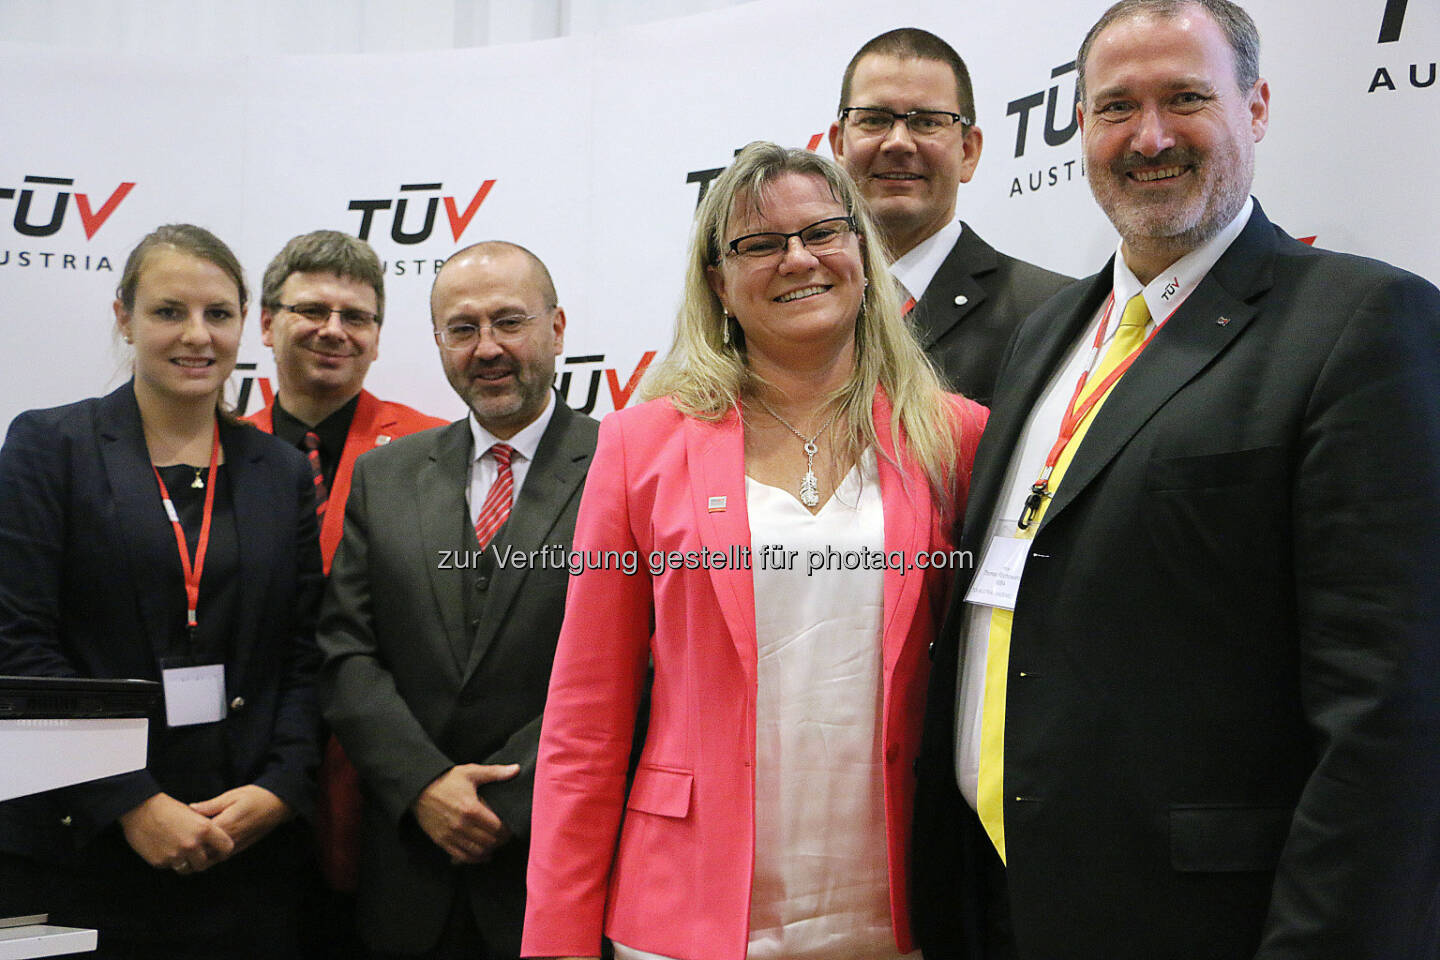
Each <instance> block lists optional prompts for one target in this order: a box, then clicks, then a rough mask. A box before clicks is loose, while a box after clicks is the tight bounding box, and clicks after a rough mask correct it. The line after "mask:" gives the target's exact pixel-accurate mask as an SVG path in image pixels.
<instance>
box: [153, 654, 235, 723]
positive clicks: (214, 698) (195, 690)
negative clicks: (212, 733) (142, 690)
mask: <svg viewBox="0 0 1440 960" xmlns="http://www.w3.org/2000/svg"><path fill="white" fill-rule="evenodd" d="M160 679H161V682H162V683H163V684H164V688H165V723H166V724H167V725H169V726H172V727H188V726H192V725H194V724H197V723H215V722H216V721H217V720H224V719H225V665H224V664H223V663H209V664H205V665H204V666H199V667H172V668H170V669H167V670H162V671H161V672H160Z"/></svg>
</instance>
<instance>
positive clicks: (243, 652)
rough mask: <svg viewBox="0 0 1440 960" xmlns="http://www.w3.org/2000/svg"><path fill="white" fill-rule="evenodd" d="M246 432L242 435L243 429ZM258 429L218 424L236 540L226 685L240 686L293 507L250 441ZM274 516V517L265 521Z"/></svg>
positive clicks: (260, 449) (257, 446)
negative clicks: (236, 604) (236, 583)
mask: <svg viewBox="0 0 1440 960" xmlns="http://www.w3.org/2000/svg"><path fill="white" fill-rule="evenodd" d="M247 434H248V435H247ZM252 439H259V434H258V433H253V434H252V433H250V432H249V429H248V428H236V427H231V426H229V425H225V424H222V425H221V428H220V440H221V443H222V444H223V445H224V447H225V470H226V472H227V473H228V474H229V475H230V493H231V498H232V500H233V502H234V504H235V532H236V537H235V539H236V546H237V549H238V552H239V561H240V562H239V570H240V608H239V623H237V624H236V625H235V632H234V634H233V636H234V637H235V645H236V646H235V655H234V661H233V662H234V664H235V666H234V676H232V677H231V678H230V682H231V685H232V686H244V677H245V672H246V670H247V668H248V667H249V665H250V658H251V655H252V654H253V653H254V640H255V638H257V637H258V636H260V630H259V625H258V623H257V620H258V619H259V617H260V614H261V607H260V601H261V599H262V598H263V597H264V595H265V584H266V581H267V580H268V579H269V578H270V576H271V575H272V574H273V573H274V571H272V570H270V569H269V568H268V561H269V558H271V557H275V556H283V555H284V550H283V549H281V547H280V545H279V544H277V543H276V542H275V541H276V537H277V536H278V535H279V533H280V531H281V530H285V529H291V527H290V522H292V518H293V516H294V514H293V510H294V509H295V508H294V506H293V504H294V499H295V494H294V492H293V491H288V490H286V489H285V488H284V486H283V485H282V484H281V483H279V482H277V481H278V480H280V479H281V478H283V477H284V476H285V474H284V473H283V472H282V471H280V470H279V469H278V467H277V465H276V464H274V463H273V462H267V458H266V456H265V449H264V445H263V444H260V443H254V442H252ZM270 517H275V518H277V522H270V521H267V519H266V518H270Z"/></svg>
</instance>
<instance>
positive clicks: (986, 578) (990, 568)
mask: <svg viewBox="0 0 1440 960" xmlns="http://www.w3.org/2000/svg"><path fill="white" fill-rule="evenodd" d="M1001 528H1002V529H1009V530H1014V529H1015V523H1014V522H1013V521H1007V522H1006V523H1004V524H1002V525H1001ZM1031 542H1032V541H1030V540H1029V539H1028V538H1026V539H1019V538H1016V537H1006V536H998V537H991V538H990V546H989V547H988V548H986V550H985V555H984V556H983V557H981V558H980V569H979V570H978V571H977V572H976V574H975V579H974V580H973V581H971V583H970V592H969V593H967V594H965V602H966V603H976V604H980V605H981V606H986V607H1001V608H1003V609H1005V610H1014V609H1015V596H1016V595H1017V594H1018V593H1019V592H1020V575H1021V574H1022V573H1024V572H1025V561H1026V560H1028V559H1029V558H1030V544H1031Z"/></svg>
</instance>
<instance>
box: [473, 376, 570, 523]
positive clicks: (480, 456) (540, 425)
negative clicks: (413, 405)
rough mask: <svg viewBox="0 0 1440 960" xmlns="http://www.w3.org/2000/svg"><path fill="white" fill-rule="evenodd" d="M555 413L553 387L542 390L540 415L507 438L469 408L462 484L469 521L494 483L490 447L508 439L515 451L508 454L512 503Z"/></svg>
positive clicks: (477, 515) (477, 514) (497, 468)
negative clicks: (467, 456)
mask: <svg viewBox="0 0 1440 960" xmlns="http://www.w3.org/2000/svg"><path fill="white" fill-rule="evenodd" d="M554 415H555V394H554V391H552V390H547V391H545V409H544V410H541V411H540V416H538V417H536V418H535V419H534V420H533V421H531V422H530V423H528V424H526V425H525V427H524V428H523V429H521V430H519V431H517V432H516V434H515V436H513V437H511V438H510V439H509V440H501V439H500V438H499V437H497V436H495V434H493V433H491V432H490V431H489V430H486V429H485V427H484V426H483V425H481V423H480V421H479V419H477V418H476V416H475V413H474V411H471V413H470V416H469V417H468V418H467V419H469V421H470V438H471V441H472V445H471V448H470V456H471V457H472V459H471V461H470V485H469V486H467V487H466V488H465V501H466V503H468V504H469V505H470V523H471V525H474V524H475V523H476V522H477V521H479V519H480V509H481V508H482V507H484V506H485V498H486V497H487V496H488V495H489V493H490V488H491V487H492V486H494V485H495V477H496V475H497V474H499V472H500V466H499V464H497V463H496V462H495V457H494V455H492V454H491V453H490V448H491V447H493V446H495V444H497V443H508V444H510V446H511V447H513V448H514V450H515V452H514V453H513V454H511V455H510V477H511V479H512V480H513V481H514V488H513V489H512V491H511V494H510V496H511V501H510V502H511V505H512V506H513V505H514V503H515V501H516V500H518V499H520V488H521V487H522V486H524V485H525V476H526V475H527V474H528V473H529V472H530V463H531V461H533V460H534V459H535V451H536V450H539V449H540V438H541V437H543V436H545V430H546V428H547V427H549V426H550V418H551V417H553V416H554Z"/></svg>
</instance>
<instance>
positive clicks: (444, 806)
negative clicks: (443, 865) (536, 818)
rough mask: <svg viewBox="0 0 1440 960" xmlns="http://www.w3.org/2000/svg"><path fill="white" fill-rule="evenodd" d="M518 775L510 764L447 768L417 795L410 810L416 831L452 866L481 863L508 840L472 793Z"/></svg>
mask: <svg viewBox="0 0 1440 960" xmlns="http://www.w3.org/2000/svg"><path fill="white" fill-rule="evenodd" d="M519 772H520V766H519V765H518V764H514V763H507V764H503V765H493V764H481V763H463V764H460V765H459V766H455V767H451V768H450V769H449V770H447V771H445V772H444V773H442V774H441V775H440V776H438V777H436V778H435V779H434V780H432V781H431V782H430V785H429V786H428V787H426V788H425V789H424V790H422V791H421V792H420V796H419V797H417V798H416V799H415V803H414V804H413V805H412V807H411V809H412V810H413V811H414V812H415V820H416V822H417V823H419V824H420V829H421V830H424V831H425V834H426V835H427V836H428V837H429V838H430V839H431V840H433V841H435V845H436V846H438V847H439V848H440V849H441V850H444V851H445V852H446V853H447V854H449V855H450V860H451V862H452V863H483V862H485V861H486V860H489V859H490V857H491V855H492V854H494V852H495V849H496V848H497V847H499V846H500V845H501V844H503V843H504V842H505V841H507V840H509V839H510V837H511V836H512V834H511V833H510V828H509V827H507V826H505V824H503V823H501V822H500V818H499V817H497V816H496V815H495V811H493V810H491V809H490V807H489V806H487V805H486V803H485V801H484V800H481V799H480V796H479V795H478V794H477V793H476V788H477V787H479V786H480V785H481V784H484V783H495V782H496V781H499V780H509V779H510V778H511V777H513V776H515V775H516V774H517V773H519Z"/></svg>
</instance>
